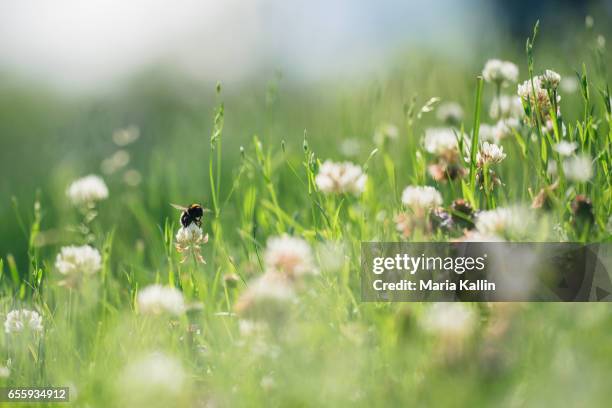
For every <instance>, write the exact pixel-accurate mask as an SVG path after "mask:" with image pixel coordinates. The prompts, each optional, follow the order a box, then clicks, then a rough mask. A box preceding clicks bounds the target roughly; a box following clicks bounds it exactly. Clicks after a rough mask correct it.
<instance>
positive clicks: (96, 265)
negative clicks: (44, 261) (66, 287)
mask: <svg viewBox="0 0 612 408" xmlns="http://www.w3.org/2000/svg"><path fill="white" fill-rule="evenodd" d="M55 268H56V269H57V270H58V271H59V273H61V274H62V275H64V276H66V277H67V278H69V279H80V278H81V277H83V276H91V275H93V274H95V273H96V272H98V271H99V270H100V269H101V268H102V256H101V255H100V252H99V251H98V250H97V249H95V248H92V247H90V246H89V245H82V246H67V247H63V248H62V249H61V250H60V253H59V254H57V257H56V258H55Z"/></svg>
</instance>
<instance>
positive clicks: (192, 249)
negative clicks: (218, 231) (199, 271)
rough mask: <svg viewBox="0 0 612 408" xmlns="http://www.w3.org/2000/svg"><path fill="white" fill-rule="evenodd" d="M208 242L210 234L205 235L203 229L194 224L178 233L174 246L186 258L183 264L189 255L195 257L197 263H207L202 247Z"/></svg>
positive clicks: (182, 228)
mask: <svg viewBox="0 0 612 408" xmlns="http://www.w3.org/2000/svg"><path fill="white" fill-rule="evenodd" d="M207 242H208V234H206V235H204V233H203V232H202V228H200V227H199V226H198V225H197V224H196V223H194V222H192V223H191V224H189V225H188V226H187V227H181V228H179V230H178V232H177V233H176V237H175V243H174V246H175V248H176V250H177V252H178V253H179V254H184V255H185V256H184V257H183V259H182V260H181V263H183V262H185V261H186V260H187V258H188V257H189V255H193V257H194V258H195V260H196V261H198V262H200V263H206V261H204V257H203V256H202V253H201V251H202V245H204V244H206V243H207Z"/></svg>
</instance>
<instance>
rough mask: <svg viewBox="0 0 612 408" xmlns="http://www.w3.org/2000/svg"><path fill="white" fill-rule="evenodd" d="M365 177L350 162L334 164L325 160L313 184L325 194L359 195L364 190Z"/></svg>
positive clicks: (358, 167) (359, 169) (358, 168)
mask: <svg viewBox="0 0 612 408" xmlns="http://www.w3.org/2000/svg"><path fill="white" fill-rule="evenodd" d="M367 177H368V176H367V175H366V174H364V172H363V170H362V169H361V167H360V166H358V165H356V164H353V163H351V162H343V163H334V162H332V161H330V160H326V161H325V162H324V163H323V164H322V165H321V167H320V168H319V173H318V174H317V176H316V177H315V183H316V184H317V187H318V188H319V190H321V191H322V192H324V193H326V194H343V193H350V194H354V195H359V194H361V193H363V191H364V190H365V185H366V181H367Z"/></svg>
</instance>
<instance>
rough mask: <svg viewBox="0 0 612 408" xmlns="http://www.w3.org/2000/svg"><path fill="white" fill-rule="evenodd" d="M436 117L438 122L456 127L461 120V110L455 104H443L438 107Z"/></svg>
mask: <svg viewBox="0 0 612 408" xmlns="http://www.w3.org/2000/svg"><path fill="white" fill-rule="evenodd" d="M436 117H437V118H438V120H439V121H440V122H444V123H446V124H449V125H457V124H459V123H461V120H462V119H463V108H462V107H461V105H459V104H458V103H457V102H444V103H441V104H440V106H438V109H437V110H436Z"/></svg>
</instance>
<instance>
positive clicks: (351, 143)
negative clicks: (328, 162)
mask: <svg viewBox="0 0 612 408" xmlns="http://www.w3.org/2000/svg"><path fill="white" fill-rule="evenodd" d="M360 152H361V142H360V141H359V139H355V138H352V139H344V140H343V141H342V142H341V143H340V153H342V155H344V156H346V157H355V156H357V155H359V153H360Z"/></svg>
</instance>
